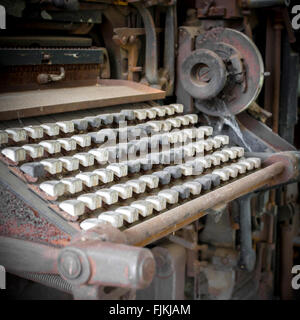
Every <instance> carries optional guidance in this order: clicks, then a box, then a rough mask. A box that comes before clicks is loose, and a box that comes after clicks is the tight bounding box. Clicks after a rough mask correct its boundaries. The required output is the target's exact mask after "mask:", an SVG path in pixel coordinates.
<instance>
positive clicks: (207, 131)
mask: <svg viewBox="0 0 300 320" xmlns="http://www.w3.org/2000/svg"><path fill="white" fill-rule="evenodd" d="M199 129H201V130H203V131H204V134H205V135H206V136H207V137H209V136H211V135H212V134H213V131H214V129H213V127H210V126H201V127H199Z"/></svg>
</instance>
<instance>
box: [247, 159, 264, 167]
mask: <svg viewBox="0 0 300 320" xmlns="http://www.w3.org/2000/svg"><path fill="white" fill-rule="evenodd" d="M247 160H248V161H251V162H252V163H253V165H254V168H255V169H258V168H260V166H261V159H260V158H247Z"/></svg>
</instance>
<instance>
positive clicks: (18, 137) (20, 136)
mask: <svg viewBox="0 0 300 320" xmlns="http://www.w3.org/2000/svg"><path fill="white" fill-rule="evenodd" d="M5 131H6V133H7V134H8V137H9V138H10V139H12V140H13V141H14V142H21V141H26V138H27V134H26V131H25V130H24V129H21V128H9V129H5Z"/></svg>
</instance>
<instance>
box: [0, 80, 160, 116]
mask: <svg viewBox="0 0 300 320" xmlns="http://www.w3.org/2000/svg"><path fill="white" fill-rule="evenodd" d="M164 98H165V92H164V91H161V90H157V89H154V88H150V87H148V86H145V85H142V84H138V83H135V82H131V81H123V80H99V82H98V85H96V86H89V87H86V86H85V87H79V88H65V89H62V88H60V89H49V90H40V91H26V92H17V93H12V94H0V109H1V111H0V119H1V120H11V119H18V118H25V117H32V116H37V115H38V116H40V115H46V114H53V113H62V112H68V111H75V110H82V109H92V108H97V107H106V106H113V105H118V104H124V103H134V102H141V101H150V100H157V99H164Z"/></svg>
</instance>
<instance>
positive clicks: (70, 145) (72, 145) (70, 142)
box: [57, 138, 77, 151]
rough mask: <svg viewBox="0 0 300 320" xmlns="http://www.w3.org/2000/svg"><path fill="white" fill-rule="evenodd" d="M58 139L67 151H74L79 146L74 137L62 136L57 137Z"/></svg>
mask: <svg viewBox="0 0 300 320" xmlns="http://www.w3.org/2000/svg"><path fill="white" fill-rule="evenodd" d="M57 141H58V142H59V143H60V145H61V148H63V149H64V150H66V151H73V150H76V148H77V143H76V141H75V140H74V139H72V138H62V139H57Z"/></svg>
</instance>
